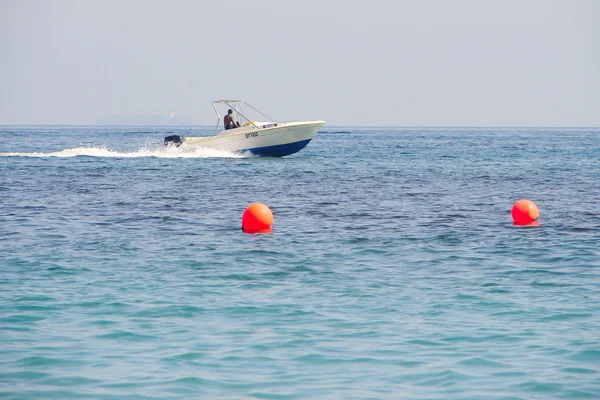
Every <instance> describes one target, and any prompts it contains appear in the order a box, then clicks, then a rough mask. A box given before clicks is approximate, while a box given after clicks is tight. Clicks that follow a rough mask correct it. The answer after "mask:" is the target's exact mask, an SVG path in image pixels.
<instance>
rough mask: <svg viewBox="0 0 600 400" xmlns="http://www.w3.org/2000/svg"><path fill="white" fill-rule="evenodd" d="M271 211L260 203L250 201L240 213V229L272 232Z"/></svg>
mask: <svg viewBox="0 0 600 400" xmlns="http://www.w3.org/2000/svg"><path fill="white" fill-rule="evenodd" d="M272 224H273V213H272V212H271V209H270V208H269V207H267V206H265V205H264V204H261V203H252V204H250V205H249V206H248V208H246V210H245V211H244V213H243V214H242V231H244V232H245V233H267V232H272V230H271V225H272Z"/></svg>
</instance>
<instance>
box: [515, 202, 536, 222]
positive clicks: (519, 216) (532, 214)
mask: <svg viewBox="0 0 600 400" xmlns="http://www.w3.org/2000/svg"><path fill="white" fill-rule="evenodd" d="M511 214H512V218H513V221H514V224H515V225H529V224H531V223H534V222H536V220H537V219H538V218H539V216H540V212H539V211H538V208H537V206H536V205H535V203H534V202H533V201H531V200H519V201H517V202H516V203H515V205H514V206H513V208H512V212H511Z"/></svg>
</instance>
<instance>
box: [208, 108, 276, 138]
mask: <svg viewBox="0 0 600 400" xmlns="http://www.w3.org/2000/svg"><path fill="white" fill-rule="evenodd" d="M212 105H213V108H214V109H215V113H216V114H217V126H216V128H215V135H216V134H217V133H219V132H220V131H221V130H222V129H221V130H220V129H219V125H220V124H221V123H222V122H223V121H222V119H221V115H219V109H218V105H224V106H225V107H227V108H230V109H232V110H233V115H234V119H235V120H238V121H239V120H243V121H246V123H248V124H251V125H254V126H255V127H256V128H259V127H258V125H256V124H255V121H252V120H251V119H250V118H249V117H248V116H247V115H248V113H247V112H246V111H245V110H244V108H250V109H252V110H254V111H255V112H257V113H258V114H260V115H262V116H263V117H265V118H266V119H267V120H269V122H273V123H274V122H275V121H274V120H273V119H271V118H269V117H267V116H266V115H265V114H263V113H262V112H260V111H259V110H257V109H256V108H254V107H252V106H251V105H250V104H248V103H247V102H245V101H244V100H215V101H213V102H212ZM242 125H243V124H242Z"/></svg>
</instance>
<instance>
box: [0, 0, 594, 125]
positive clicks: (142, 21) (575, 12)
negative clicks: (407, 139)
mask: <svg viewBox="0 0 600 400" xmlns="http://www.w3.org/2000/svg"><path fill="white" fill-rule="evenodd" d="M219 98H242V99H244V100H247V101H248V102H250V104H252V105H255V106H256V107H257V108H259V109H261V110H263V111H265V113H266V114H267V115H270V116H272V117H274V118H275V119H278V120H296V119H310V120H316V119H323V120H326V121H327V123H328V124H329V125H395V126H600V1H596V0H581V1H578V0H565V1H552V0H539V1H537V0H531V1H528V0H518V1H508V0H501V1H480V0H473V1H466V0H458V1H457V0H455V1H443V0H440V1H427V0H425V1H423V0H413V1H402V0H395V1H393V0H389V1H383V0H382V1H378V0H369V1H366V0H360V1H353V0H344V1H328V0H318V1H314V0H298V1H293V2H292V1H280V0H265V1H263V0H242V1H239V0H230V1H208V0H198V1H147V0H131V1H128V0H118V1H108V0H101V1H95V0H91V1H78V0H77V1H76V0H72V1H66V0H52V1H49V0H48V1H44V0H39V1H37V0H14V1H13V0H0V124H5V125H6V124H93V123H94V120H95V119H96V118H100V117H104V116H107V115H111V114H167V113H168V112H169V111H170V110H171V109H172V110H173V111H174V112H175V113H176V114H179V115H190V116H193V117H194V118H195V119H196V120H197V121H198V122H199V123H203V124H208V125H211V124H213V122H214V112H213V109H212V106H211V104H210V103H211V101H212V100H215V99H219Z"/></svg>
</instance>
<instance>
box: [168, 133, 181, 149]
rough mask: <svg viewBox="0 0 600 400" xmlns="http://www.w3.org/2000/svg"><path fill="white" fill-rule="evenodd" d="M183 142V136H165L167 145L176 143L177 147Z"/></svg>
mask: <svg viewBox="0 0 600 400" xmlns="http://www.w3.org/2000/svg"><path fill="white" fill-rule="evenodd" d="M182 143H183V138H182V137H181V136H178V135H171V136H167V137H166V138H165V147H166V146H169V145H175V147H179V146H181V144H182Z"/></svg>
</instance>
